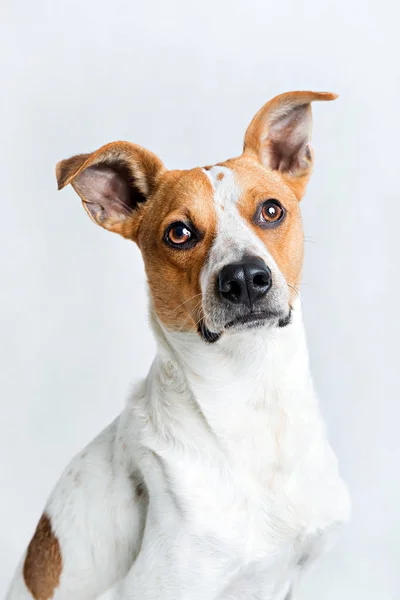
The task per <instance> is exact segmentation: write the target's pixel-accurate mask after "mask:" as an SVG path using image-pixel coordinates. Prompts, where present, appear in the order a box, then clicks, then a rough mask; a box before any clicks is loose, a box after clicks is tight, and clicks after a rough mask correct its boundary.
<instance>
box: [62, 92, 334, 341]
mask: <svg viewBox="0 0 400 600" xmlns="http://www.w3.org/2000/svg"><path fill="white" fill-rule="evenodd" d="M335 98H336V96H335V95H334V94H330V93H314V92H290V93H287V94H282V95H280V96H277V97H276V98H274V99H273V100H271V101H270V102H268V103H267V104H266V105H265V106H263V107H262V108H261V110H260V111H259V112H258V113H257V114H256V115H255V117H254V118H253V120H252V121H251V123H250V125H249V127H248V129H247V131H246V134H245V139H244V149H243V153H242V155H241V156H239V157H238V158H233V159H230V160H226V161H224V162H221V163H218V164H217V165H214V166H207V167H204V168H196V169H191V170H188V171H168V170H167V169H166V168H165V167H164V165H163V164H162V162H161V161H160V160H159V159H158V158H157V157H156V156H155V155H154V154H152V153H151V152H149V151H148V150H145V149H144V148H141V147H140V146H136V145H134V144H130V143H128V142H114V143H111V144H107V145H106V146H103V147H102V148H100V149H99V150H97V151H96V152H93V153H92V154H80V155H78V156H74V157H72V158H70V159H67V160H63V161H61V162H60V163H59V164H58V165H57V180H58V185H59V188H60V189H61V188H63V187H64V186H66V185H67V184H69V183H70V184H71V185H72V186H73V187H74V189H75V190H76V192H77V193H78V194H79V196H80V197H81V199H82V203H83V206H84V208H85V209H86V212H87V213H88V214H89V216H90V217H91V219H92V220H93V221H94V222H95V223H97V224H98V225H101V226H102V227H104V228H105V229H109V230H110V231H114V232H116V233H119V234H121V235H122V236H124V237H125V238H128V239H131V240H134V241H135V242H136V243H137V244H138V246H139V248H140V250H141V252H142V255H143V259H144V263H145V268H146V273H147V278H148V282H149V286H150V291H151V295H152V300H153V304H154V308H155V311H156V314H157V316H158V318H159V320H160V321H161V323H162V324H163V325H164V326H166V327H167V328H169V329H172V330H181V331H193V330H195V331H198V332H199V334H200V335H201V336H202V337H203V338H204V339H205V340H206V341H209V342H211V341H216V340H217V339H218V338H219V336H220V335H221V333H223V332H224V331H234V330H238V329H246V328H251V327H261V326H277V327H282V326H285V325H286V324H288V323H289V321H290V311H291V304H292V302H293V299H294V296H295V294H296V293H297V288H298V286H299V283H300V276H301V269H302V262H303V230H302V223H301V215H300V209H299V201H300V199H301V198H302V196H303V194H304V191H305V187H306V184H307V182H308V179H309V177H310V174H311V171H312V163H313V153H312V150H311V146H310V136H311V102H312V101H313V100H333V99H335Z"/></svg>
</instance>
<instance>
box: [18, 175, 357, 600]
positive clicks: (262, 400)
mask: <svg viewBox="0 0 400 600" xmlns="http://www.w3.org/2000/svg"><path fill="white" fill-rule="evenodd" d="M220 171H223V173H224V178H223V179H222V180H221V181H219V180H217V179H216V175H217V174H218V172H220ZM208 176H209V177H210V180H211V181H212V183H213V185H214V189H215V197H216V206H217V210H218V233H217V239H216V241H215V244H214V246H213V248H212V249H211V253H210V256H209V259H208V262H207V263H206V265H205V267H204V269H203V273H202V281H201V283H202V288H203V294H204V295H205V296H206V295H207V290H208V288H209V286H210V281H211V279H212V277H214V275H215V273H216V271H217V270H218V269H219V268H220V267H221V265H222V264H226V262H227V261H229V260H233V259H235V257H237V258H239V257H240V256H241V254H242V253H243V251H244V250H247V251H249V250H250V251H252V252H254V253H257V255H259V256H262V257H263V258H264V259H265V261H266V262H267V264H268V265H269V267H270V268H271V270H272V272H273V278H274V286H275V287H276V290H277V291H276V294H277V296H276V302H277V303H282V302H285V299H286V302H287V288H286V284H285V282H284V278H283V276H282V275H281V274H280V273H279V271H278V268H277V266H276V264H275V263H274V261H273V259H272V257H271V256H270V254H269V253H268V250H267V249H266V248H265V247H264V246H263V245H262V244H261V242H259V241H258V239H257V237H256V236H255V235H254V234H253V233H252V232H251V229H250V228H249V227H248V226H247V225H246V223H245V222H244V221H243V219H241V217H240V215H239V213H238V211H237V201H238V198H239V194H238V191H237V189H236V188H235V186H236V183H235V179H234V176H233V173H232V172H230V171H229V169H224V168H223V167H218V168H217V167H216V168H214V169H212V170H211V171H210V172H209V174H208ZM222 207H223V208H222ZM285 294H286V296H285ZM152 322H153V328H154V331H155V334H156V339H157V344H158V354H157V357H156V358H155V360H154V363H153V365H152V367H151V369H150V372H149V374H148V376H147V378H146V379H145V380H144V381H143V382H141V383H140V384H139V385H138V386H137V388H136V390H135V391H134V393H133V394H132V396H131V398H130V399H129V401H128V403H127V405H126V407H125V409H124V411H123V412H122V414H121V415H120V416H119V418H118V419H117V420H116V421H115V422H114V423H112V424H111V425H110V426H109V427H108V428H107V429H106V430H105V431H104V432H103V433H102V434H101V435H100V436H99V437H98V438H96V439H95V440H94V441H93V442H92V443H91V444H90V445H89V446H88V447H87V448H86V449H85V450H84V451H83V452H82V453H80V454H79V455H78V456H77V457H76V458H75V459H74V460H73V461H72V463H71V465H70V466H69V468H67V470H66V471H65V473H64V474H63V476H62V478H61V480H60V482H59V483H58V485H57V487H56V488H55V490H54V492H53V494H52V496H51V498H50V500H49V502H48V505H47V507H46V512H47V514H48V515H49V517H50V519H51V522H52V526H53V529H54V533H55V535H56V536H57V538H58V540H59V542H60V546H61V550H62V558H63V571H62V576H61V581H60V585H59V587H58V588H57V590H56V591H55V594H54V596H53V598H54V600H71V598H73V599H74V600H91V599H95V598H97V597H98V596H99V595H100V594H101V593H103V592H104V591H106V590H107V589H109V588H111V587H112V586H114V593H115V597H116V598H118V599H120V600H179V599H182V600H252V599H253V600H285V599H289V598H292V597H293V596H292V594H293V588H294V586H295V585H296V582H297V581H298V578H299V574H300V573H301V571H302V570H303V569H304V566H305V565H307V564H309V563H310V562H311V561H312V560H313V559H314V558H315V557H316V556H317V555H318V554H320V553H321V551H322V550H323V549H324V548H325V547H326V546H327V545H329V542H330V539H331V535H330V534H332V533H333V532H334V531H336V530H337V529H338V528H339V526H340V525H341V524H342V523H343V522H344V521H346V519H347V518H348V514H349V499H348V494H347V491H346V488H345V485H344V484H343V482H342V480H341V479H340V477H339V474H338V469H337V464H336V459H335V457H334V455H333V453H332V450H331V448H330V446H329V444H328V442H327V439H326V434H325V427H324V424H323V422H322V419H321V416H320V412H319V409H318V403H317V399H316V396H315V392H314V388H313V383H312V379H311V376H310V371H309V364H308V354H307V347H306V340H305V334H304V328H303V322H302V315H301V309H300V305H299V303H297V304H295V306H294V307H293V318H292V323H291V324H290V325H289V326H287V327H286V328H281V329H280V328H276V327H267V328H263V329H258V330H251V331H242V332H236V333H234V332H226V333H224V334H223V335H222V337H221V339H220V340H219V341H218V342H217V343H216V344H213V345H208V344H206V343H205V342H204V341H203V340H202V339H201V338H200V336H198V335H197V334H195V333H183V332H179V333H177V332H171V331H168V330H166V329H165V328H164V327H163V326H162V325H161V324H160V322H159V321H158V319H157V317H156V316H155V314H154V312H153V311H152ZM142 481H144V482H145V488H146V489H147V493H145V494H141V495H140V494H138V493H136V490H138V489H139V490H140V489H143V487H141V482H142ZM22 564H23V561H22V562H21V565H20V567H19V568H18V570H17V573H16V575H15V578H14V581H13V583H12V585H11V588H10V592H9V594H8V596H7V599H8V600H27V599H28V598H32V597H31V595H30V593H29V592H28V590H27V589H26V587H25V585H24V583H23V577H22V572H21V569H22Z"/></svg>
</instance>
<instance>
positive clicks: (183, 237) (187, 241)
mask: <svg viewBox="0 0 400 600" xmlns="http://www.w3.org/2000/svg"><path fill="white" fill-rule="evenodd" d="M165 241H166V242H167V243H168V244H169V245H170V246H174V247H175V248H188V247H191V246H193V245H194V244H195V243H196V236H195V234H194V233H193V231H192V230H191V229H190V227H189V226H188V225H186V223H172V224H171V225H170V226H169V227H168V228H167V231H166V232H165Z"/></svg>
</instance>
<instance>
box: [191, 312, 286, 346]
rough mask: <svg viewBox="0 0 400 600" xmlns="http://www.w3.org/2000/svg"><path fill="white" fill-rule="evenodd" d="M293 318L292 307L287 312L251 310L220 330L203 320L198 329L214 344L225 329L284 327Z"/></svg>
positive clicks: (205, 339)
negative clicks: (212, 327)
mask: <svg viewBox="0 0 400 600" xmlns="http://www.w3.org/2000/svg"><path fill="white" fill-rule="evenodd" d="M291 318H292V309H291V308H289V310H288V311H287V313H286V314H284V313H277V312H271V311H260V312H251V313H248V314H246V315H242V316H239V317H236V318H235V319H232V320H231V321H228V322H227V323H226V324H225V326H224V328H223V329H222V331H220V332H213V331H211V330H210V329H208V327H207V326H206V324H205V322H204V320H202V321H200V323H199V326H198V331H199V334H200V336H201V337H202V338H203V340H204V341H205V342H207V343H208V344H213V343H215V342H217V341H218V340H219V339H220V337H221V336H222V334H223V333H224V332H225V331H232V332H233V331H247V330H251V329H261V328H264V327H278V328H283V327H287V325H289V324H290V321H291Z"/></svg>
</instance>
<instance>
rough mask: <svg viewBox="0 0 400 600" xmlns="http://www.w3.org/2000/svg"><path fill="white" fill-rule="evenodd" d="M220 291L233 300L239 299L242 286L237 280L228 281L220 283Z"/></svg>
mask: <svg viewBox="0 0 400 600" xmlns="http://www.w3.org/2000/svg"><path fill="white" fill-rule="evenodd" d="M219 289H220V292H221V294H222V295H223V296H226V297H229V298H230V299H231V300H239V298H240V295H241V290H242V287H241V285H240V283H238V282H237V281H226V282H223V283H222V285H220V288H219Z"/></svg>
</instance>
